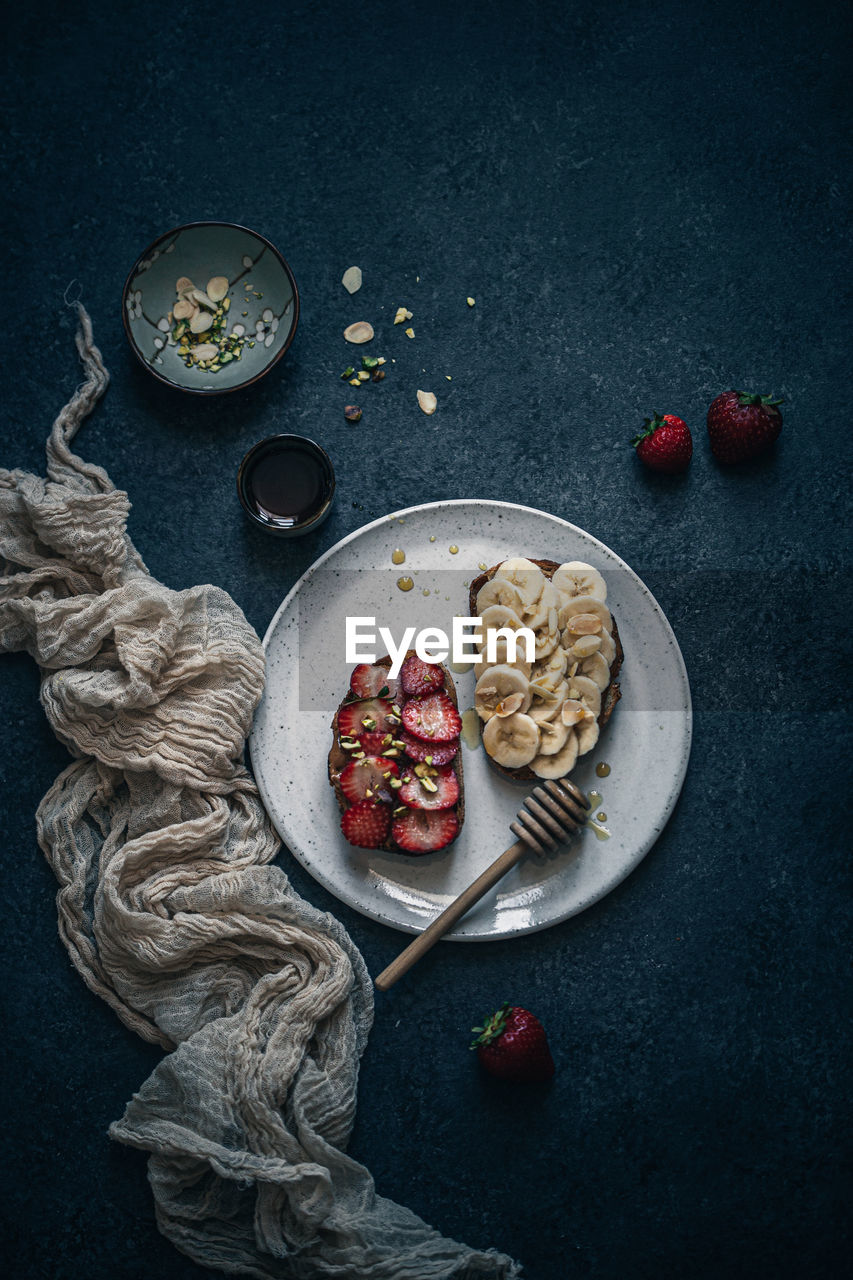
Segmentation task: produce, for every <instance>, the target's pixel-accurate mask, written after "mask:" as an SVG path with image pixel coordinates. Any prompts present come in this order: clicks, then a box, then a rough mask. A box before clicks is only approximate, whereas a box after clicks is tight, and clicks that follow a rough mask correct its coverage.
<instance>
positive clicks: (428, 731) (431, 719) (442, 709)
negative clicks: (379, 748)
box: [403, 693, 462, 742]
mask: <svg viewBox="0 0 853 1280" xmlns="http://www.w3.org/2000/svg"><path fill="white" fill-rule="evenodd" d="M403 724H404V726H405V727H406V728H407V729H408V731H409V733H411V734H413V735H414V736H415V737H416V738H420V739H421V741H422V742H449V741H450V740H451V738H458V737H459V733H460V730H461V729H462V717H461V716H460V715H459V712H458V711H457V710H456V708H455V707H454V705H453V703H452V702H451V701H450V698H448V696H447V694H446V693H431V694H429V695H428V696H427V697H426V698H413V699H412V700H411V702H407V703H406V705H405V706H404V707H403Z"/></svg>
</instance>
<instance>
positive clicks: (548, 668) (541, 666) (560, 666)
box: [533, 648, 569, 689]
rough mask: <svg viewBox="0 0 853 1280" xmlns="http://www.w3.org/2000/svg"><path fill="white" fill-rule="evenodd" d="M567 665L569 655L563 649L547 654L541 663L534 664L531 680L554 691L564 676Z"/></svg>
mask: <svg viewBox="0 0 853 1280" xmlns="http://www.w3.org/2000/svg"><path fill="white" fill-rule="evenodd" d="M568 665H569V655H568V654H567V653H566V651H565V649H559V648H558V649H555V650H554V651H553V653H549V654H548V656H547V657H546V658H543V659H542V661H541V662H537V663H536V665H535V667H534V671H533V679H534V680H535V681H536V683H537V684H544V685H545V686H546V687H547V688H549V689H556V687H557V685H558V684H559V683H560V681H561V680H562V678H563V676H564V675H565V674H566V668H567V667H568Z"/></svg>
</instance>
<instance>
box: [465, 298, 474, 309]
mask: <svg viewBox="0 0 853 1280" xmlns="http://www.w3.org/2000/svg"><path fill="white" fill-rule="evenodd" d="M465 301H466V302H467V303H468V306H469V307H473V305H474V299H473V298H466V299H465Z"/></svg>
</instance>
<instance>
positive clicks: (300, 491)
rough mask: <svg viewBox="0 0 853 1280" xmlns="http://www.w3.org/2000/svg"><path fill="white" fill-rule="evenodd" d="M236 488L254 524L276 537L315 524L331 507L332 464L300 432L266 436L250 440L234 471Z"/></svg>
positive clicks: (295, 535)
mask: <svg viewBox="0 0 853 1280" xmlns="http://www.w3.org/2000/svg"><path fill="white" fill-rule="evenodd" d="M237 494H238V496H239V498H240V502H241V504H242V507H243V510H244V511H245V512H246V515H247V516H248V517H249V519H250V520H251V522H252V524H254V525H255V526H256V527H257V528H259V529H263V530H264V531H265V532H266V533H272V534H275V535H276V536H277V537H279V538H298V537H300V536H301V535H302V534H303V533H311V532H312V531H313V530H314V529H319V527H320V525H321V524H322V523H323V521H324V520H325V519H326V517H327V516H328V514H329V511H330V510H331V507H332V499H333V497H334V494H335V469H334V467H333V466H332V461H331V458H330V457H329V455H328V454H327V453H326V451H325V449H321V448H320V446H319V445H318V444H315V443H314V441H313V440H308V439H306V438H305V436H290V435H280V436H269V437H268V438H267V439H266V440H261V441H259V442H258V444H256V445H253V447H252V448H251V449H250V450H249V452H248V453H247V454H246V456H245V457H244V459H243V461H242V462H241V463H240V468H239V470H238V472H237Z"/></svg>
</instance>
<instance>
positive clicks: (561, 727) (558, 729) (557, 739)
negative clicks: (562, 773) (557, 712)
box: [539, 720, 572, 756]
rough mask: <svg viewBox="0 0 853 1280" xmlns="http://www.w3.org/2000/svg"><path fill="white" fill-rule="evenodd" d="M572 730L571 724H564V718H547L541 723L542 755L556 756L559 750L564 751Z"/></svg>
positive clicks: (540, 743) (540, 745) (540, 747)
mask: <svg viewBox="0 0 853 1280" xmlns="http://www.w3.org/2000/svg"><path fill="white" fill-rule="evenodd" d="M571 732H572V730H571V726H570V725H567V724H563V722H562V720H546V721H545V723H544V724H540V726H539V754H540V756H555V755H556V754H557V752H558V751H562V749H563V747H564V746H565V745H566V742H567V740H568V737H569V734H570V733H571Z"/></svg>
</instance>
